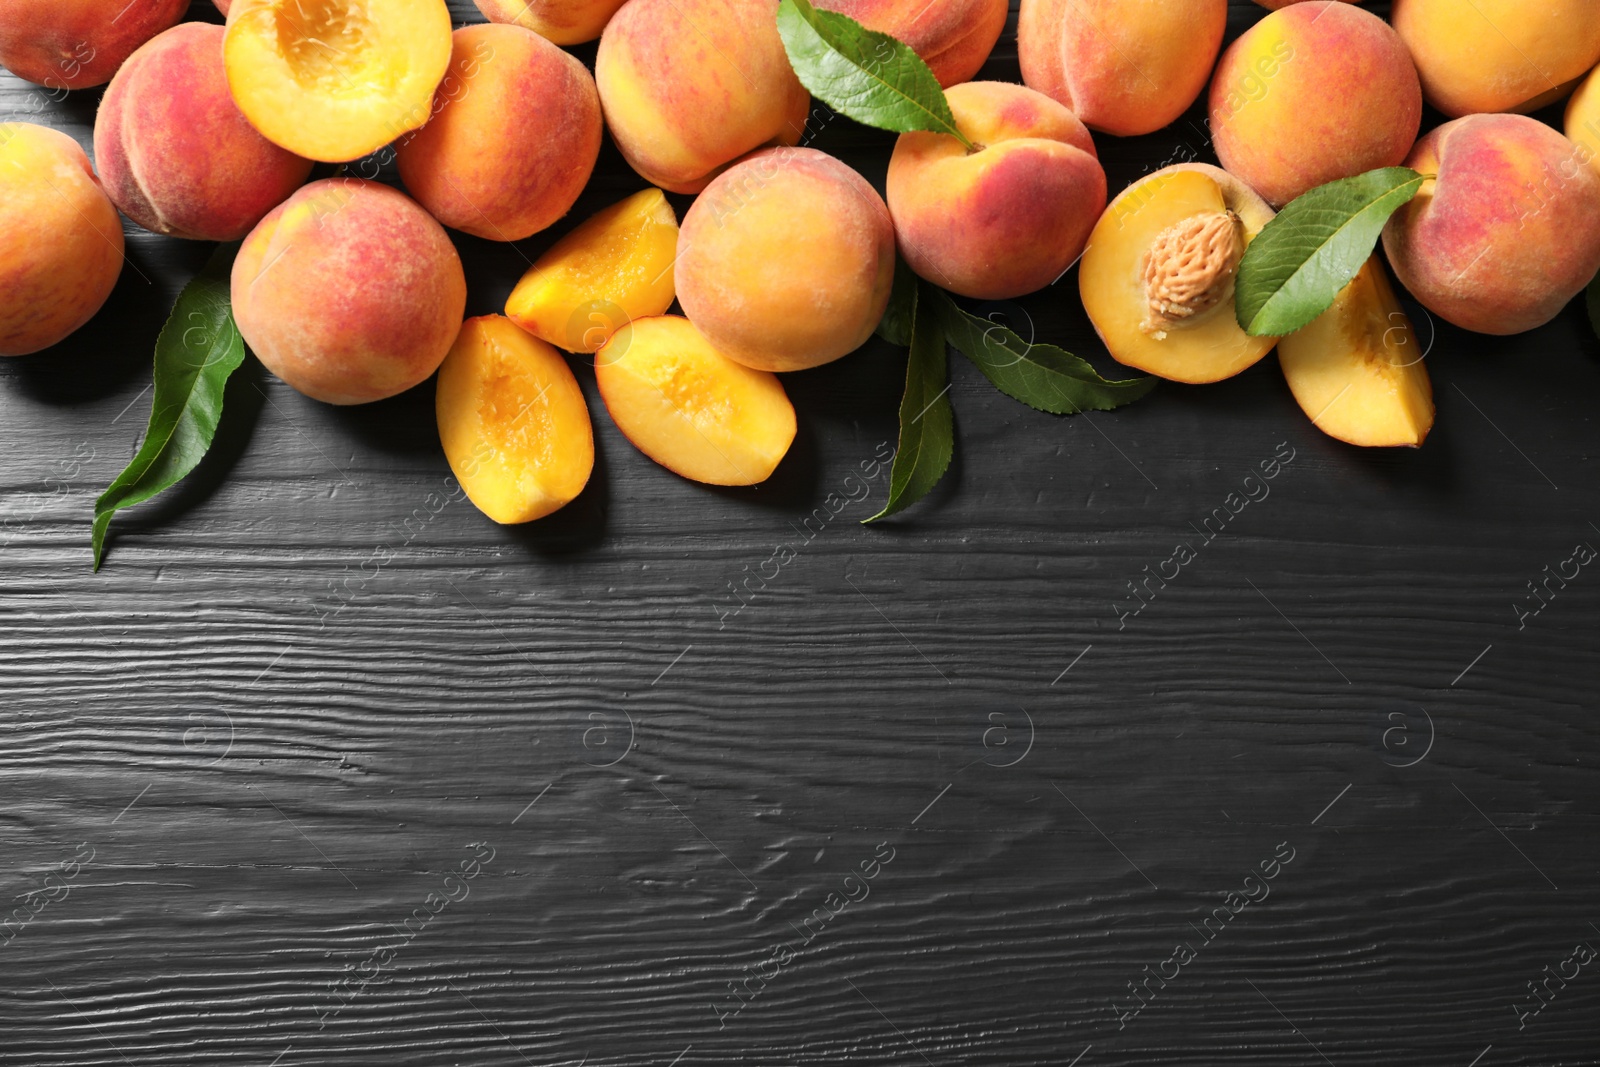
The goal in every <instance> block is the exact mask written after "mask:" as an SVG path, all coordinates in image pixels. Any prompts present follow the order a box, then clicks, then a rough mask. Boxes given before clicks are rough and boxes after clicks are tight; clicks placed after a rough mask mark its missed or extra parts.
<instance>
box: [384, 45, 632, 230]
mask: <svg viewBox="0 0 1600 1067" xmlns="http://www.w3.org/2000/svg"><path fill="white" fill-rule="evenodd" d="M600 138H601V119H600V96H599V94H598V93H597V92H595V87H594V79H593V78H592V77H590V76H589V69H588V68H587V67H585V66H584V65H583V64H582V63H580V62H579V61H578V60H577V59H576V58H575V57H573V56H571V55H569V54H567V53H566V52H563V51H562V50H561V49H560V48H558V47H557V46H556V45H554V44H551V43H550V42H549V41H547V40H545V39H544V38H543V37H540V36H539V35H538V34H536V33H534V32H533V31H532V30H525V29H523V28H522V27H521V26H502V25H495V24H492V23H491V24H489V25H478V26H463V27H462V28H461V29H459V30H456V31H455V35H454V48H453V55H452V56H451V59H450V73H449V74H446V75H445V79H444V82H443V83H442V84H441V85H440V86H439V91H438V93H437V95H436V96H435V97H434V115H433V118H431V119H429V120H428V124H427V125H426V126H424V127H422V129H420V130H418V131H416V132H415V133H413V134H411V135H410V136H409V137H406V138H404V139H402V140H401V141H400V143H399V146H398V148H397V150H396V158H397V160H398V162H399V165H400V177H401V179H402V180H403V181H404V182H405V183H406V188H407V189H408V190H410V192H411V195H412V196H415V197H416V198H417V201H418V202H419V203H420V204H422V206H423V207H425V208H427V209H428V210H429V211H430V212H432V213H433V217H434V218H436V219H438V220H439V221H440V222H442V223H444V224H445V225H446V226H451V227H454V228H455V229H458V230H464V231H466V232H467V233H470V234H474V235H476V236H478V237H483V238H487V239H489V240H492V241H520V240H522V239H523V238H524V237H528V236H531V235H532V234H535V233H538V232H539V231H540V230H542V229H544V228H545V227H547V226H549V225H550V224H551V223H553V222H555V221H556V220H557V219H559V218H561V216H563V215H565V214H566V213H567V211H568V209H570V208H571V207H572V205H573V202H574V201H576V200H577V199H578V194H579V193H581V192H583V187H584V186H585V185H586V184H588V181H589V175H590V174H591V173H592V172H593V171H594V164H595V160H596V159H597V158H598V157H599V155H600Z"/></svg>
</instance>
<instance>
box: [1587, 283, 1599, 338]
mask: <svg viewBox="0 0 1600 1067" xmlns="http://www.w3.org/2000/svg"><path fill="white" fill-rule="evenodd" d="M1589 325H1591V326H1593V327H1594V332H1595V336H1596V337H1600V274H1597V275H1595V278H1594V281H1592V282H1590V283H1589Z"/></svg>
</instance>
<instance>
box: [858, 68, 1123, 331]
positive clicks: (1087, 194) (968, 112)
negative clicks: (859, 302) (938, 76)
mask: <svg viewBox="0 0 1600 1067" xmlns="http://www.w3.org/2000/svg"><path fill="white" fill-rule="evenodd" d="M945 95H946V96H947V97H948V98H949V100H950V110H951V111H952V112H953V113H954V114H955V118H956V126H957V128H959V129H960V130H961V132H962V133H963V134H965V135H966V137H967V139H968V140H969V141H972V142H973V143H974V144H975V145H978V146H979V149H978V151H976V152H972V153H968V152H967V150H966V149H965V148H963V147H962V146H961V143H960V142H959V141H957V140H956V139H955V138H954V137H951V136H949V135H947V134H939V133H906V134H901V135H900V139H899V141H898V142H896V144H895V148H894V156H893V158H891V159H890V161H889V181H888V194H889V196H888V199H889V214H890V215H891V216H892V217H893V218H894V230H895V236H896V238H897V239H898V240H899V244H900V251H901V254H902V255H904V256H905V259H906V263H907V264H909V265H910V267H911V269H912V270H914V271H916V272H917V273H918V274H919V275H921V276H922V277H924V278H926V279H928V280H929V281H931V282H933V283H934V284H935V285H938V286H941V287H943V288H945V289H949V290H951V291H952V292H956V293H960V294H961V295H963V296H970V297H976V298H979V299H984V300H1006V299H1010V298H1012V297H1017V296H1022V295H1023V294H1024V293H1031V292H1034V291H1035V290H1037V289H1043V288H1044V287H1045V286H1047V285H1049V284H1050V283H1051V282H1053V281H1055V280H1056V278H1058V277H1060V276H1061V274H1062V272H1063V271H1065V270H1066V269H1067V268H1068V267H1070V266H1071V265H1072V264H1073V262H1074V261H1075V260H1076V259H1077V258H1078V256H1079V255H1081V254H1082V252H1083V247H1084V244H1085V243H1086V242H1087V241H1088V239H1089V231H1090V230H1092V229H1094V225H1095V223H1096V222H1097V221H1098V220H1099V218H1100V212H1102V211H1103V210H1105V206H1106V174H1105V171H1104V170H1103V169H1102V168H1101V166H1100V161H1099V159H1098V158H1097V157H1096V155H1095V150H1094V141H1093V140H1092V139H1091V138H1090V136H1089V131H1088V130H1087V129H1085V128H1084V125H1083V123H1081V122H1079V121H1078V120H1077V118H1076V117H1074V116H1073V114H1072V112H1070V111H1068V110H1067V109H1066V108H1064V107H1062V106H1061V105H1060V104H1058V103H1056V102H1055V101H1054V100H1052V99H1050V98H1049V97H1048V96H1045V95H1044V94H1043V93H1036V92H1034V91H1033V90H1032V89H1029V88H1026V87H1024V86H1021V85H1012V84H1010V83H1007V82H966V83H965V84H962V85H957V86H955V87H953V88H952V89H950V90H949V91H948V92H947V93H946V94H945Z"/></svg>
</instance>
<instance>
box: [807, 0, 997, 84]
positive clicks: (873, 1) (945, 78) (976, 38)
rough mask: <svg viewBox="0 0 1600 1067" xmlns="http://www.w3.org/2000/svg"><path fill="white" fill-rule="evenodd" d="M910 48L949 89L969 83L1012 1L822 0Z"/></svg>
mask: <svg viewBox="0 0 1600 1067" xmlns="http://www.w3.org/2000/svg"><path fill="white" fill-rule="evenodd" d="M817 6H818V7H820V8H825V9H827V10H829V11H837V12H838V13H839V14H841V15H849V16H850V17H851V18H853V19H855V20H856V21H857V22H859V23H861V24H862V25H863V26H865V27H866V28H867V29H869V30H877V31H878V32H879V33H887V34H888V35H889V36H890V37H893V38H895V39H897V40H900V41H903V42H904V43H906V44H908V45H910V46H911V49H912V51H914V52H916V53H917V55H919V56H921V57H922V60H923V62H925V63H927V64H928V66H929V67H931V68H933V74H934V77H936V78H938V79H939V84H940V85H942V86H944V87H945V88H946V89H948V88H950V86H952V85H958V84H960V83H961V82H964V81H971V80H972V79H973V78H974V77H976V76H977V73H978V71H979V69H981V68H982V67H983V64H984V62H985V61H986V60H988V58H989V53H990V52H992V51H994V46H995V42H997V41H999V40H1000V33H1001V31H1003V30H1004V29H1005V28H1006V13H1007V11H1008V10H1009V8H1010V4H1009V3H1008V0H950V2H948V3H938V4H930V3H929V2H928V0H818V3H817Z"/></svg>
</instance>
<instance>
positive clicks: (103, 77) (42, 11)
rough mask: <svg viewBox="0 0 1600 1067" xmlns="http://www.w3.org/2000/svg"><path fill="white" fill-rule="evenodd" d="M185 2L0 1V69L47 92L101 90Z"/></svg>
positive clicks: (185, 6) (176, 16)
mask: <svg viewBox="0 0 1600 1067" xmlns="http://www.w3.org/2000/svg"><path fill="white" fill-rule="evenodd" d="M188 10H189V0H131V2H130V0H0V67H5V68H6V69H7V70H9V71H10V72H11V73H13V74H15V75H16V76H17V77H19V78H23V79H26V80H27V81H31V82H33V83H35V84H37V85H43V86H47V87H49V88H51V89H86V88H88V87H89V86H91V85H104V84H105V83H106V82H108V81H110V80H111V76H112V75H113V74H115V73H116V72H117V68H118V67H120V66H122V62H123V60H125V59H127V58H128V57H129V56H130V55H132V54H133V50H134V49H136V48H138V47H139V46H140V45H142V44H144V43H145V42H146V41H148V40H149V39H150V38H152V37H154V36H155V35H156V34H158V33H160V32H161V31H162V30H164V29H166V28H167V27H169V26H171V25H173V24H174V23H176V22H177V21H178V20H179V19H181V18H183V16H184V13H185V12H186V11H188Z"/></svg>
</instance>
